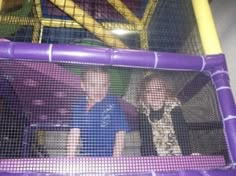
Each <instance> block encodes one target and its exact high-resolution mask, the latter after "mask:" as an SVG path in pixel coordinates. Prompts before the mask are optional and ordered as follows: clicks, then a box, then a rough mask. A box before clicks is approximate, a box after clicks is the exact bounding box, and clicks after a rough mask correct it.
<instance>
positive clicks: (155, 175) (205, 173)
mask: <svg viewBox="0 0 236 176" xmlns="http://www.w3.org/2000/svg"><path fill="white" fill-rule="evenodd" d="M70 175H71V174H58V173H40V172H26V173H6V172H2V173H1V172H0V176H70ZM75 175H77V174H75ZM87 175H90V176H101V174H97V173H91V174H86V176H87ZM235 175H236V170H235V169H212V170H189V171H175V172H155V171H153V172H148V173H130V172H128V173H119V174H114V173H108V174H106V176H235Z"/></svg>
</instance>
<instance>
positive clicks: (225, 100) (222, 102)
mask: <svg viewBox="0 0 236 176" xmlns="http://www.w3.org/2000/svg"><path fill="white" fill-rule="evenodd" d="M221 57H222V58H221V60H225V58H224V55H221ZM213 60H214V59H210V62H211V63H212V62H214V61H213ZM218 61H219V60H218ZM210 72H211V78H212V81H213V83H214V85H215V89H216V94H217V98H218V103H219V108H220V112H221V116H222V120H223V125H224V134H225V138H226V142H227V146H228V151H229V155H230V159H231V162H232V164H233V165H235V164H236V107H235V102H234V98H233V94H232V91H231V88H230V81H229V75H228V71H227V67H226V63H225V61H224V63H221V64H220V66H219V65H218V64H216V66H215V69H211V70H210Z"/></svg>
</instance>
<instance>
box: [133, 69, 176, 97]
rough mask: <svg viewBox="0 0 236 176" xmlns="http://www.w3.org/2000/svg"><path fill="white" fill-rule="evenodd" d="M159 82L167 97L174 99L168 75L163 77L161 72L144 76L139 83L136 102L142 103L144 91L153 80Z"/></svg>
mask: <svg viewBox="0 0 236 176" xmlns="http://www.w3.org/2000/svg"><path fill="white" fill-rule="evenodd" d="M156 79H158V80H160V81H162V82H163V83H164V88H165V90H166V92H167V93H168V97H175V92H174V90H173V85H172V84H171V81H170V78H169V76H168V75H165V74H163V73H161V72H157V73H152V74H150V75H148V76H145V77H144V78H143V79H142V80H141V82H140V86H139V87H138V90H137V100H138V101H143V100H144V99H145V98H144V97H145V94H146V93H147V92H146V89H147V86H148V84H149V83H150V82H151V81H153V80H156Z"/></svg>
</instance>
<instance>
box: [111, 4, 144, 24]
mask: <svg viewBox="0 0 236 176" xmlns="http://www.w3.org/2000/svg"><path fill="white" fill-rule="evenodd" d="M107 2H109V3H110V4H111V5H112V6H113V7H114V8H115V9H116V10H117V11H118V12H119V13H120V14H121V15H122V16H123V17H124V18H125V19H126V20H127V21H128V22H129V23H133V24H135V25H138V24H140V20H139V18H137V17H136V16H135V15H134V13H133V12H132V11H131V10H129V8H128V7H127V6H126V5H125V4H124V3H123V2H122V1H120V0H107Z"/></svg>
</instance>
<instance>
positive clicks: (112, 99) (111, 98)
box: [104, 94, 119, 103]
mask: <svg viewBox="0 0 236 176" xmlns="http://www.w3.org/2000/svg"><path fill="white" fill-rule="evenodd" d="M104 101H105V102H108V103H118V102H119V98H118V97H117V96H115V95H110V94H108V95H107V96H106V97H105V99H104Z"/></svg>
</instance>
